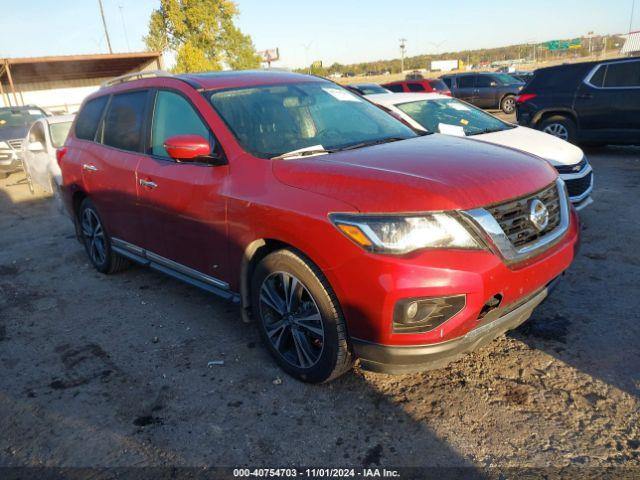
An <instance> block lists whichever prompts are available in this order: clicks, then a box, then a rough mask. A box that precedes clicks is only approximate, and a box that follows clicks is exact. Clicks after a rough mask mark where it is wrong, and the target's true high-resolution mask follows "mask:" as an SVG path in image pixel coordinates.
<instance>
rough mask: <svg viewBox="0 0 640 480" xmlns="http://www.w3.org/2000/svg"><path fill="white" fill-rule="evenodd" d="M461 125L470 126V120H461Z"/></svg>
mask: <svg viewBox="0 0 640 480" xmlns="http://www.w3.org/2000/svg"><path fill="white" fill-rule="evenodd" d="M460 123H461V124H463V125H469V120H467V119H466V118H461V119H460Z"/></svg>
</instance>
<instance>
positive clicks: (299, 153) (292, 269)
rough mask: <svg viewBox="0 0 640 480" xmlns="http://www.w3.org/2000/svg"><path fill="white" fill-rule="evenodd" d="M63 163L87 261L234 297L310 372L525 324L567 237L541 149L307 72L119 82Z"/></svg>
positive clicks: (573, 238) (426, 351)
mask: <svg viewBox="0 0 640 480" xmlns="http://www.w3.org/2000/svg"><path fill="white" fill-rule="evenodd" d="M58 161H59V163H60V165H61V167H62V173H63V178H64V181H63V183H64V185H63V193H64V197H65V203H66V206H67V208H68V210H69V212H70V213H71V215H72V217H73V219H74V221H75V225H76V230H77V235H78V237H79V239H80V240H81V241H82V242H83V243H84V246H85V249H86V251H87V254H88V256H89V258H90V260H91V262H92V264H93V265H94V266H95V268H96V269H97V270H98V271H100V272H103V273H114V272H117V271H119V270H122V269H123V268H125V267H126V266H127V265H129V263H130V262H135V263H138V264H142V265H147V266H149V267H151V268H154V269H156V270H159V271H161V272H163V273H166V274H169V275H172V276H174V277H176V278H178V279H181V280H183V281H185V282H188V283H190V284H192V285H195V286H198V287H200V288H203V289H205V290H207V291H209V292H212V293H214V294H217V295H220V296H222V297H224V298H227V299H229V300H231V301H233V302H237V303H239V304H240V305H241V307H242V315H243V316H246V317H250V318H252V319H253V320H254V321H255V322H256V323H257V325H258V328H259V330H260V332H261V335H262V337H263V339H264V343H265V345H266V347H267V348H268V349H269V351H270V352H271V354H272V355H273V357H274V358H275V360H276V361H277V362H278V363H279V364H280V366H281V367H282V368H283V369H284V370H285V371H286V372H288V373H289V374H291V375H293V376H294V377H296V378H299V379H301V380H304V381H307V382H323V381H328V380H331V379H333V378H335V377H337V376H338V375H340V374H342V373H344V372H345V371H347V370H349V369H350V368H351V366H352V365H353V363H354V361H356V359H359V361H360V365H361V366H362V367H363V368H365V369H369V370H373V371H377V372H390V373H402V372H411V371H417V370H423V369H429V368H436V367H439V366H442V365H445V364H446V363H447V362H450V361H451V360H452V359H454V358H456V357H458V356H459V355H461V354H463V353H464V352H468V351H471V350H473V349H475V348H477V347H479V346H481V345H483V344H485V343H487V342H488V341H490V340H491V339H493V338H495V337H496V336H497V335H500V334H502V333H504V332H505V331H507V330H510V329H513V328H515V327H516V326H518V325H519V324H521V323H522V322H524V321H525V320H526V319H527V318H528V317H529V316H530V315H531V313H532V311H533V309H534V308H535V307H536V306H537V305H538V304H539V303H540V302H542V300H543V299H544V298H545V297H546V296H547V294H548V292H549V290H550V288H551V286H552V285H553V284H554V282H555V280H556V279H557V278H558V277H559V276H560V275H562V273H563V272H564V271H565V270H566V269H567V268H568V267H569V265H570V264H571V262H572V260H573V258H574V254H575V249H576V246H577V243H578V220H577V217H576V214H575V212H574V211H573V210H572V208H571V206H570V204H569V202H568V199H567V192H566V190H565V186H564V184H563V182H562V180H560V179H558V175H557V173H556V172H555V170H554V169H553V168H552V167H551V166H549V164H548V163H546V162H545V161H544V160H541V159H539V158H537V157H533V156H531V155H528V154H525V153H522V152H518V151H515V150H511V149H507V148H504V147H498V146H494V145H490V144H487V143H486V142H478V141H475V140H472V139H467V138H456V137H452V136H445V135H439V134H432V135H426V136H418V135H417V134H416V133H415V132H414V131H412V130H410V129H409V128H408V127H406V126H405V125H404V124H402V123H401V122H399V121H397V120H396V119H395V118H393V117H392V116H390V115H388V114H386V113H384V112H383V111H382V110H380V109H378V108H377V107H375V106H374V105H373V104H371V103H369V102H368V101H366V100H365V99H363V98H362V97H359V96H358V95H355V94H353V93H351V92H349V91H348V90H346V89H343V88H342V87H340V86H338V85H336V84H335V83H332V82H329V81H326V80H323V79H320V78H317V77H312V76H305V75H297V74H291V73H282V72H269V71H261V72H222V73H204V74H187V75H176V76H171V75H167V74H151V75H149V74H138V75H131V76H127V77H123V78H119V79H116V80H114V81H111V82H109V83H108V84H106V85H105V86H103V88H101V89H100V90H99V91H98V92H96V93H94V94H93V95H91V96H90V97H89V98H87V100H86V101H85V102H84V104H83V106H82V108H81V110H80V112H79V114H78V116H77V117H76V121H75V125H74V127H73V128H72V129H71V132H70V134H69V138H68V140H67V142H66V144H65V146H64V147H63V148H61V149H60V150H59V151H58Z"/></svg>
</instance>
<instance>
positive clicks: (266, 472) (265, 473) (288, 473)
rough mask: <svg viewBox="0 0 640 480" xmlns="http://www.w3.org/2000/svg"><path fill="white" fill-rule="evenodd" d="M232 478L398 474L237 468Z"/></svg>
mask: <svg viewBox="0 0 640 480" xmlns="http://www.w3.org/2000/svg"><path fill="white" fill-rule="evenodd" d="M233 476H234V477H237V478H242V477H262V478H274V477H275V478H277V477H284V478H296V477H301V478H355V477H362V478H399V477H400V473H399V472H398V471H397V470H392V469H386V468H362V469H355V468H305V469H296V468H257V469H248V468H238V469H234V470H233Z"/></svg>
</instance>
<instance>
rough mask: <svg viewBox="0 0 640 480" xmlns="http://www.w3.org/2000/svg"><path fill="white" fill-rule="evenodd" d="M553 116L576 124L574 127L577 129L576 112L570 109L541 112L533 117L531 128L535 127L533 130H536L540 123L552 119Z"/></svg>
mask: <svg viewBox="0 0 640 480" xmlns="http://www.w3.org/2000/svg"><path fill="white" fill-rule="evenodd" d="M554 115H562V116H564V117H568V118H569V119H571V120H572V121H573V123H575V124H576V127H577V128H579V125H580V124H579V122H578V116H577V115H576V112H574V111H573V110H571V109H570V108H553V109H547V110H541V111H540V112H538V113H537V114H536V115H535V117H534V119H533V122H531V123H532V125H533V126H535V128H538V127H539V126H540V124H541V123H542V122H544V121H545V120H546V119H547V118H549V117H552V116H554Z"/></svg>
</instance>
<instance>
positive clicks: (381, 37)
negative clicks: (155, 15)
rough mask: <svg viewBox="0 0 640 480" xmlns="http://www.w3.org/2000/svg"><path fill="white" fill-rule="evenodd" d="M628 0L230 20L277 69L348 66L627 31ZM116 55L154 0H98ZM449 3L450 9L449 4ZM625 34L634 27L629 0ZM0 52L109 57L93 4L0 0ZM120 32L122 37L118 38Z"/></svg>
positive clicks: (370, 0) (379, 4) (315, 7)
mask: <svg viewBox="0 0 640 480" xmlns="http://www.w3.org/2000/svg"><path fill="white" fill-rule="evenodd" d="M632 1H633V0H526V1H520V0H490V1H478V0H450V1H448V0H402V1H400V2H391V1H389V0H384V1H383V0H367V1H361V0H322V1H317V0H236V3H237V4H238V6H239V9H240V17H239V18H238V20H237V25H238V26H239V27H240V29H241V30H242V31H243V32H244V33H248V34H249V35H251V37H252V38H253V42H254V44H255V46H256V48H257V49H258V50H263V49H267V48H275V47H279V48H280V56H281V58H282V60H281V61H280V62H277V63H274V66H278V67H289V68H296V67H301V66H304V65H308V64H309V63H310V62H312V61H315V60H322V62H323V64H324V65H330V64H331V63H333V62H340V63H355V62H363V61H371V60H378V59H389V58H398V57H399V56H400V51H399V47H398V45H399V41H398V40H399V39H400V38H406V39H407V50H406V52H407V56H412V55H419V54H425V53H442V52H448V51H456V50H463V49H470V48H489V47H498V46H503V45H511V44H515V43H524V42H534V41H535V42H541V41H547V40H553V39H557V38H569V37H576V36H580V35H584V34H586V33H587V32H589V31H594V32H595V33H596V34H607V33H625V32H627V31H628V29H629V21H630V16H631V5H632ZM103 4H104V9H105V16H106V18H107V26H108V29H109V35H110V38H111V44H112V47H113V50H114V52H127V51H140V50H144V43H143V40H142V37H143V35H144V34H145V33H146V32H147V26H148V20H149V15H150V13H151V11H152V10H153V9H154V8H157V7H158V5H159V0H103ZM454 5H455V7H454ZM635 7H636V8H635V13H634V15H633V24H632V30H640V0H636V6H635ZM0 11H2V15H1V16H0V57H27V56H47V55H73V54H86V53H107V52H108V49H107V43H106V41H105V35H104V31H103V28H102V23H101V19H100V11H99V8H98V0H22V1H16V0H0ZM125 32H126V34H125Z"/></svg>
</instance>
